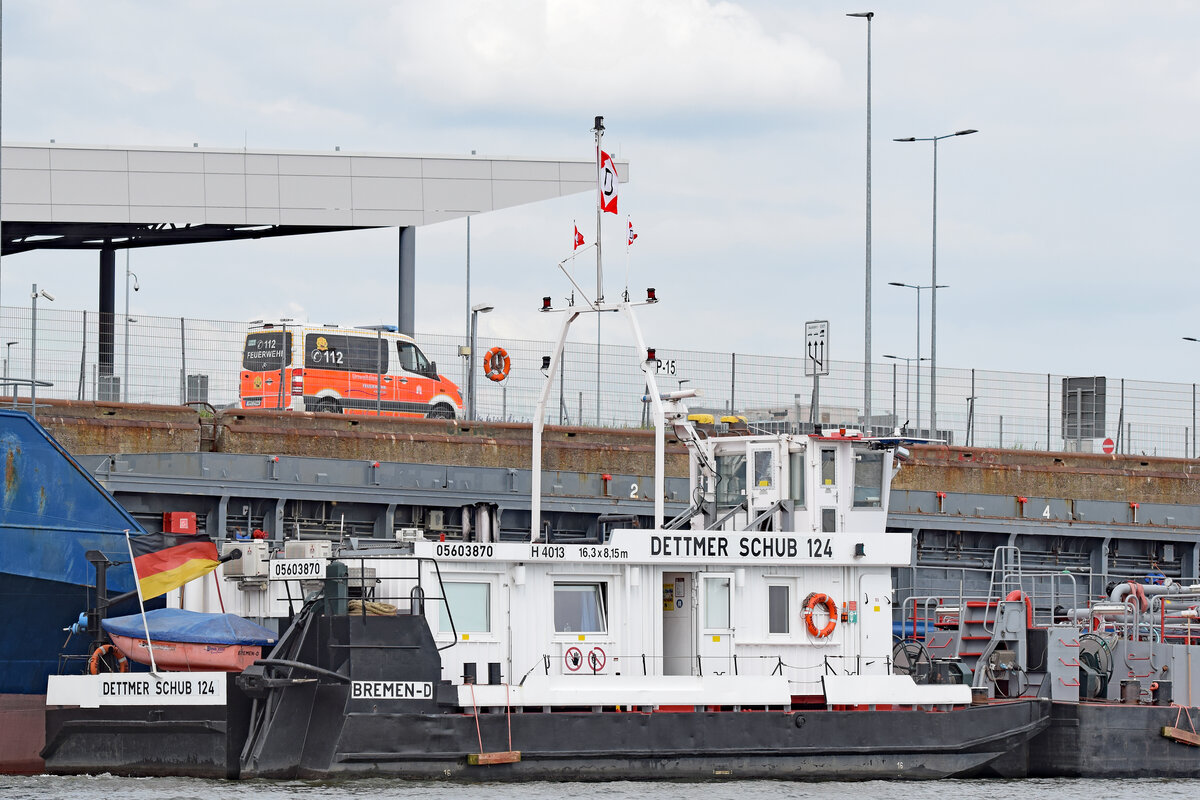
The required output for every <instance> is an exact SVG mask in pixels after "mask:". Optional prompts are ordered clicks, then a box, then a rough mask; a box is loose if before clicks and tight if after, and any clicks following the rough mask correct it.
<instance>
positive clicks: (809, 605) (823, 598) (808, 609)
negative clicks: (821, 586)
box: [804, 592, 838, 639]
mask: <svg viewBox="0 0 1200 800" xmlns="http://www.w3.org/2000/svg"><path fill="white" fill-rule="evenodd" d="M817 606H825V610H826V611H827V612H829V622H827V623H825V627H824V628H821V629H820V630H817V624H816V623H815V622H813V609H814V608H816V607H817ZM837 618H838V607H837V603H835V602H834V601H833V598H832V597H830V596H829V595H827V594H825V593H823V592H813V593H812V594H810V595H809V596H808V598H807V599H806V600H805V601H804V624H805V625H807V626H808V632H809V633H811V634H812V635H813V636H816V637H817V638H818V639H822V638H824V637H826V636H828V635H829V634H831V633H833V629H834V628H836V627H837Z"/></svg>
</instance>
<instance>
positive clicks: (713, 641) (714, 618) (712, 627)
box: [696, 572, 734, 675]
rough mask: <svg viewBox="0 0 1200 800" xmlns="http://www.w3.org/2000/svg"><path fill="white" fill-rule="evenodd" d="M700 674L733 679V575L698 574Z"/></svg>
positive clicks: (725, 573) (722, 573) (697, 649)
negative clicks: (726, 676)
mask: <svg viewBox="0 0 1200 800" xmlns="http://www.w3.org/2000/svg"><path fill="white" fill-rule="evenodd" d="M696 586H697V589H698V591H697V596H698V597H697V599H698V603H699V605H698V608H697V611H698V612H699V613H698V614H697V617H698V619H697V623H698V628H697V633H698V636H697V644H696V652H697V654H698V655H699V660H698V663H697V665H696V667H697V670H698V672H699V674H703V675H733V674H734V667H733V573H732V572H699V573H696Z"/></svg>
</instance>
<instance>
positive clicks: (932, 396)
mask: <svg viewBox="0 0 1200 800" xmlns="http://www.w3.org/2000/svg"><path fill="white" fill-rule="evenodd" d="M971 133H979V131H977V130H975V129H974V128H967V129H966V130H962V131H955V132H954V133H947V134H945V135H943V136H926V137H917V136H908V137H906V138H904V139H893V140H892V141H894V142H933V269H932V273H931V276H930V278H929V282H930V284H932V289H933V291H932V292H930V314H931V315H932V320H933V321H932V322H931V323H930V334H929V429H930V431H932V432H935V434H936V431H937V290H938V285H937V143H938V142H939V141H941V140H942V139H949V138H950V137H952V136H966V135H968V134H971ZM917 355H920V352H919V351H918V353H917ZM920 372H921V371H920V370H919V369H918V370H917V373H918V375H919V374H920Z"/></svg>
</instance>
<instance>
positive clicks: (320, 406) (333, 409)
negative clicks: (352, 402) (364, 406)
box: [317, 397, 342, 414]
mask: <svg viewBox="0 0 1200 800" xmlns="http://www.w3.org/2000/svg"><path fill="white" fill-rule="evenodd" d="M317 411H320V412H322V413H325V414H340V413H342V407H341V405H340V404H339V403H338V401H337V400H334V399H333V398H332V397H322V398H321V399H320V400H318V401H317Z"/></svg>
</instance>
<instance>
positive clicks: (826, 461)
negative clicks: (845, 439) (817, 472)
mask: <svg viewBox="0 0 1200 800" xmlns="http://www.w3.org/2000/svg"><path fill="white" fill-rule="evenodd" d="M821 485H822V486H837V451H836V450H822V451H821Z"/></svg>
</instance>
